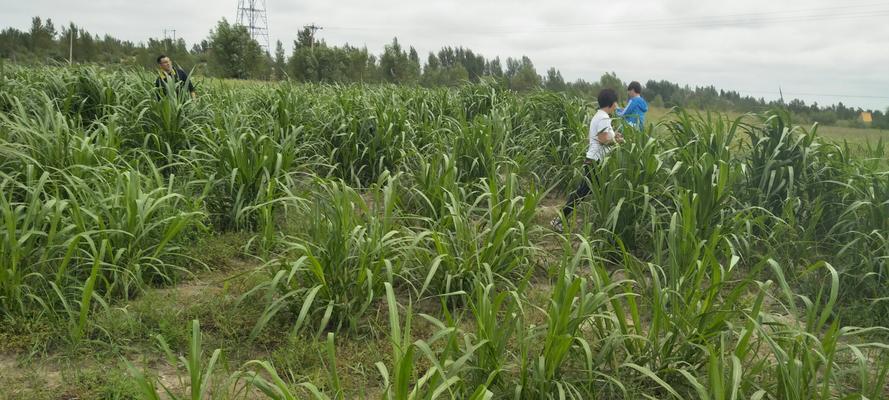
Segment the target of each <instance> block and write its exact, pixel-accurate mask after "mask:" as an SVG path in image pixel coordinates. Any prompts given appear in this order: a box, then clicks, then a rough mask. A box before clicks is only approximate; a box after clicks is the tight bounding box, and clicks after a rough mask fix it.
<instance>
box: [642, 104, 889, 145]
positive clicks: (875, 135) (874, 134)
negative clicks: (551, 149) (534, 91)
mask: <svg viewBox="0 0 889 400" xmlns="http://www.w3.org/2000/svg"><path fill="white" fill-rule="evenodd" d="M669 112H670V110H669V109H666V108H658V107H651V110H650V111H649V112H648V118H649V121H650V122H652V123H657V122H659V121H661V120H664V119H666V118H668V117H667V115H668V113H669ZM725 115H726V116H728V117H729V118H738V117H740V116H741V114H738V113H726V114H725ZM818 133H820V134H821V135H822V136H823V137H824V138H826V139H831V140H836V141H840V142H841V141H844V140H845V141H848V142H849V143H853V144H864V143H868V142H869V143H877V141H879V140H880V139H882V140H883V141H889V131H886V130H883V129H861V128H846V127H840V126H827V125H822V126H819V127H818Z"/></svg>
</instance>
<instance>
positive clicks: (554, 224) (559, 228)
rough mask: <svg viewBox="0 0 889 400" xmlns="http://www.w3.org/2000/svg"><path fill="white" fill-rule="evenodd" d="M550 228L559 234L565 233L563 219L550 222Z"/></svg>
mask: <svg viewBox="0 0 889 400" xmlns="http://www.w3.org/2000/svg"><path fill="white" fill-rule="evenodd" d="M549 226H550V227H552V228H553V230H554V231H556V232H558V233H562V232H564V229H563V228H562V219H561V218H559V217H556V218H553V220H552V221H549Z"/></svg>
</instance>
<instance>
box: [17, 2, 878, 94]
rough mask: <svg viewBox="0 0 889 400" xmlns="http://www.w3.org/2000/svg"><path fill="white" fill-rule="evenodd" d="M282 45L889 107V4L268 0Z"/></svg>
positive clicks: (145, 30) (81, 15)
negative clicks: (460, 50) (513, 63)
mask: <svg viewBox="0 0 889 400" xmlns="http://www.w3.org/2000/svg"><path fill="white" fill-rule="evenodd" d="M0 3H2V6H0V8H2V12H0V27H7V26H13V27H17V28H19V29H27V28H28V27H29V26H30V20H31V17H32V16H35V15H39V16H41V17H44V18H47V17H48V18H52V19H53V21H54V22H55V23H56V26H57V27H60V26H61V25H63V24H67V23H68V22H69V21H73V22H75V23H76V24H78V25H80V26H82V27H84V28H85V29H87V30H88V31H90V32H92V33H99V34H104V33H108V34H111V35H113V36H116V37H119V38H122V39H126V40H131V41H134V42H139V41H144V40H145V38H147V37H163V29H165V28H172V29H176V34H177V36H178V37H181V38H184V39H185V40H186V41H187V42H188V44H189V46H191V44H192V43H194V42H196V41H200V40H201V39H204V38H206V37H207V35H208V33H209V31H210V30H211V29H212V28H213V27H214V25H215V24H216V22H217V21H218V20H220V19H221V18H223V17H225V18H226V19H228V20H229V21H233V20H235V17H236V9H237V5H238V1H237V0H214V1H210V0H150V1H133V0H126V1H124V0H89V1H83V0H69V1H63V0H56V1H51V0H26V1H15V0H0ZM266 3H267V4H266V6H267V9H268V16H269V17H268V23H269V30H270V32H271V43H272V47H274V42H275V40H279V39H280V40H281V41H282V42H284V44H285V48H286V49H287V51H288V52H289V51H290V48H291V47H292V43H293V39H295V38H296V33H297V31H299V30H300V28H301V27H302V26H303V25H306V24H309V23H313V22H314V23H317V24H318V25H320V26H322V27H324V30H322V31H321V32H320V33H319V37H321V38H323V39H324V40H326V41H327V43H328V44H332V45H341V44H344V43H349V44H352V45H358V46H367V48H368V49H369V50H370V51H371V52H373V53H379V52H381V51H382V49H383V46H384V45H385V44H386V43H388V42H390V41H391V40H392V37H394V36H398V38H399V41H400V42H402V43H403V44H406V45H413V46H415V47H416V48H417V50H418V51H419V52H420V54H421V59H423V60H425V58H426V54H427V53H428V52H429V51H437V50H438V49H439V48H440V47H442V46H446V45H450V46H456V45H462V46H464V47H468V48H471V49H472V50H474V51H476V52H478V53H481V54H483V55H485V56H486V57H488V58H492V57H494V56H500V57H501V58H502V59H505V58H506V57H509V56H513V57H518V56H521V55H527V56H529V57H530V58H531V60H532V61H534V63H535V65H536V66H537V70H538V72H539V73H541V74H544V73H545V71H546V69H548V68H549V67H553V66H554V67H556V68H559V69H560V70H561V71H562V74H563V76H564V77H565V78H566V80H575V79H577V78H583V79H586V80H588V81H595V80H598V78H599V76H601V75H602V74H603V73H604V72H608V71H613V72H616V73H617V74H618V76H619V77H620V78H621V79H623V80H625V81H629V80H638V81H641V82H643V83H644V82H645V81H647V80H649V79H656V80H658V79H667V80H670V81H673V82H677V83H681V84H689V85H692V86H695V85H715V86H716V87H717V88H724V89H734V90H738V91H740V92H742V93H744V94H749V95H753V96H756V97H765V98H766V99H774V98H777V97H778V93H777V92H778V88H779V87H781V88H782V89H783V91H784V96H785V99H787V98H791V97H798V98H801V99H803V100H806V101H807V102H808V103H811V102H812V101H817V102H818V103H819V104H827V103H836V102H838V101H842V102H843V103H845V104H847V105H852V106H858V107H863V108H876V109H881V110H885V109H886V108H887V107H889V73H887V71H889V2H886V1H885V0H884V1H883V2H882V3H880V2H877V1H873V0H871V1H867V0H864V1H861V0H857V1H856V0H853V1H850V2H837V1H825V0H784V1H774V0H772V1H769V0H747V1H743V2H740V1H739V2H731V3H726V4H723V3H722V2H717V1H691V0H636V1H624V2H620V1H598V0H587V1H580V0H549V1H525V0H521V1H506V0H487V1H479V0H474V1H467V0H460V1H436V2H427V1H416V0H415V1H406V0H383V1H359V0H337V1H321V0H314V1H294V0H289V1H285V0H267V1H266Z"/></svg>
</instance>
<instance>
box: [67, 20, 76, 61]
mask: <svg viewBox="0 0 889 400" xmlns="http://www.w3.org/2000/svg"><path fill="white" fill-rule="evenodd" d="M75 32H76V31H75V30H74V29H71V28H70V27H69V28H68V65H71V64H72V63H73V62H74V33H75Z"/></svg>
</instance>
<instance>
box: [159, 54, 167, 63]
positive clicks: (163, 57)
mask: <svg viewBox="0 0 889 400" xmlns="http://www.w3.org/2000/svg"><path fill="white" fill-rule="evenodd" d="M165 58H167V55H166V54H161V55H159V56H157V63H158V64H160V63H161V60H163V59H165Z"/></svg>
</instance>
